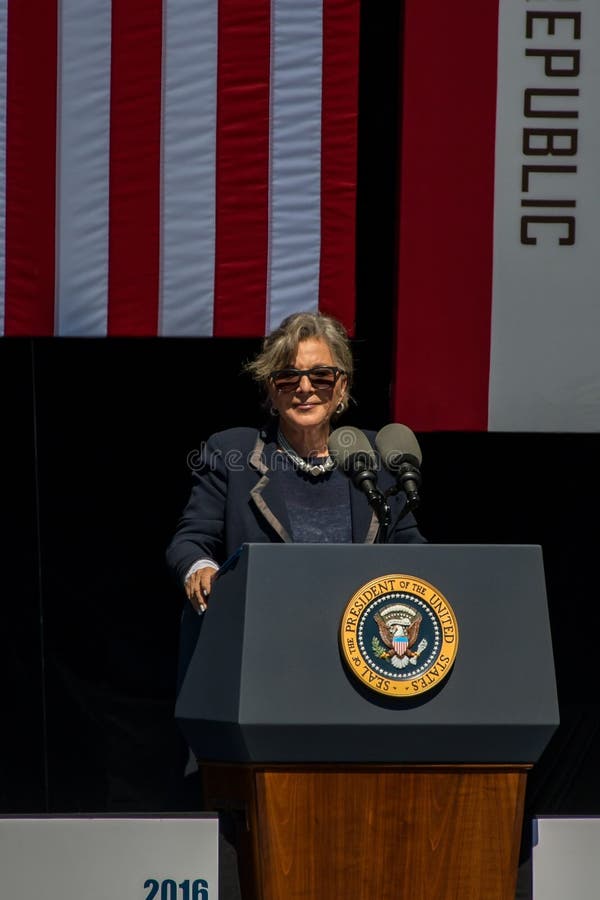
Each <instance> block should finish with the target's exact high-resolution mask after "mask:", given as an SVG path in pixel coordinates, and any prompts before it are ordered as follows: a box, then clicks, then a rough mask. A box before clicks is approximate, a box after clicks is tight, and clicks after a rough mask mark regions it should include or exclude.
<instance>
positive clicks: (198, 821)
mask: <svg viewBox="0 0 600 900" xmlns="http://www.w3.org/2000/svg"><path fill="white" fill-rule="evenodd" d="M0 871H1V872H2V892H3V896H6V897H10V898H11V900H31V898H32V897H36V896H37V897H44V900H81V898H85V900H112V898H115V900H117V898H118V900H217V898H218V895H219V886H218V822H217V817H216V816H214V815H205V816H204V815H203V816H201V817H193V818H192V817H189V818H188V817H185V818H182V817H179V818H175V817H168V818H159V817H155V818H142V817H139V818H116V817H110V816H106V817H104V816H103V817H96V818H91V817H85V816H73V817H68V818H67V817H60V818H59V817H52V816H47V817H42V818H27V819H25V818H16V817H6V818H2V819H0Z"/></svg>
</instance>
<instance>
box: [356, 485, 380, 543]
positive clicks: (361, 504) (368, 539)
mask: <svg viewBox="0 0 600 900" xmlns="http://www.w3.org/2000/svg"><path fill="white" fill-rule="evenodd" d="M350 511H351V514H352V541H353V543H355V544H372V543H373V542H374V541H375V537H376V536H377V529H378V528H379V522H378V521H377V516H376V515H375V513H374V511H373V510H372V509H371V507H370V506H369V504H368V502H367V498H366V497H365V495H364V494H363V493H362V491H359V490H358V488H355V487H354V485H353V484H352V482H350Z"/></svg>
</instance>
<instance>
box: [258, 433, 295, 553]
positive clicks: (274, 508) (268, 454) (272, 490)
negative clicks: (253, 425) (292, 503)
mask: <svg viewBox="0 0 600 900" xmlns="http://www.w3.org/2000/svg"><path fill="white" fill-rule="evenodd" d="M276 452H277V445H276V442H275V440H274V439H269V436H268V435H263V434H262V433H259V435H258V437H257V439H256V444H255V445H254V449H253V451H252V453H251V454H250V460H249V462H250V466H251V468H253V469H254V470H255V471H256V472H257V473H258V475H259V476H260V478H259V481H258V483H257V484H256V485H255V486H254V487H253V488H252V490H251V491H250V498H251V500H252V502H253V503H254V505H255V506H256V509H257V510H258V512H259V513H260V514H261V516H263V518H264V519H266V521H267V522H268V523H269V525H270V526H271V528H272V529H273V530H274V531H275V532H276V533H277V534H278V535H279V537H280V538H281V540H282V541H284V543H286V544H290V543H292V538H291V536H290V534H291V528H290V523H289V519H288V514H287V508H286V505H285V500H284V499H283V497H282V496H281V493H280V491H279V490H278V489H277V483H276V481H275V479H274V478H273V477H272V474H271V469H272V468H273V465H272V459H273V455H274V454H275V453H276Z"/></svg>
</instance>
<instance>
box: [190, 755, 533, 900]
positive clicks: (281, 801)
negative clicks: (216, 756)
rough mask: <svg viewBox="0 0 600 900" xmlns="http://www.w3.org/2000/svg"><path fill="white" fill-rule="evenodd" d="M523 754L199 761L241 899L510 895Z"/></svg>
mask: <svg viewBox="0 0 600 900" xmlns="http://www.w3.org/2000/svg"><path fill="white" fill-rule="evenodd" d="M528 768H529V767H528V766H487V765H481V766H474V765H465V766H389V765H388V766H379V767H376V766H341V765H339V766H335V767H334V766H310V767H309V766H288V765H286V766H263V765H247V766H239V765H223V764H219V765H212V764H208V765H204V766H203V777H204V790H205V803H206V804H207V808H208V809H219V810H230V811H241V812H242V813H243V815H242V816H240V817H239V822H240V828H239V835H238V837H239V841H238V855H239V859H240V882H241V886H242V896H243V898H244V900H350V898H351V900H402V898H410V900H514V896H515V887H516V878H517V866H518V854H519V845H520V840H521V827H522V821H523V805H524V799H525V783H526V778H527V770H528Z"/></svg>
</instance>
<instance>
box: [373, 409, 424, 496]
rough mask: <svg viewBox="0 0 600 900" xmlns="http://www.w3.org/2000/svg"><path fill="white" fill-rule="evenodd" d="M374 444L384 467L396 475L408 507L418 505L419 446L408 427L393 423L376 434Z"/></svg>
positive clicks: (419, 476) (419, 480) (420, 457)
mask: <svg viewBox="0 0 600 900" xmlns="http://www.w3.org/2000/svg"><path fill="white" fill-rule="evenodd" d="M375 446H376V447H377V450H378V451H379V454H380V456H381V458H382V460H383V464H384V466H385V467H386V469H387V470H388V471H389V472H391V473H392V474H393V475H395V476H396V481H397V482H398V485H399V486H400V488H401V489H402V490H403V491H404V493H405V494H406V500H407V505H408V507H409V509H415V508H416V507H417V506H418V505H419V488H420V486H421V472H420V467H421V460H422V458H423V456H422V454H421V448H420V447H419V444H418V441H417V439H416V437H415V436H414V434H413V432H412V431H411V430H410V428H407V427H406V425H400V424H399V423H393V424H391V425H386V426H385V427H384V428H382V429H381V431H380V432H379V433H378V434H377V437H376V438H375Z"/></svg>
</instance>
